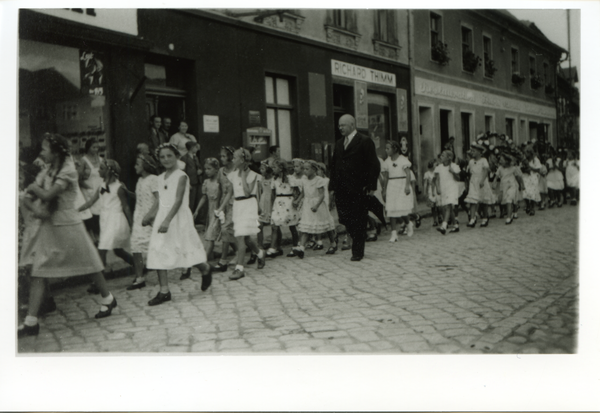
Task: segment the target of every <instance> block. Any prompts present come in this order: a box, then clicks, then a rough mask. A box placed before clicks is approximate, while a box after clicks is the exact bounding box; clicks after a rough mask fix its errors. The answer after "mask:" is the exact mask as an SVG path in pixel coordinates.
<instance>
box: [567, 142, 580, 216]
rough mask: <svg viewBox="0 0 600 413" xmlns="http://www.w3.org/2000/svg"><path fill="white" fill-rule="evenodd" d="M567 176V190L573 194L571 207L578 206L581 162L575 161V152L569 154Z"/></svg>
mask: <svg viewBox="0 0 600 413" xmlns="http://www.w3.org/2000/svg"><path fill="white" fill-rule="evenodd" d="M565 176H566V181H567V188H568V189H569V191H570V192H571V205H577V200H578V199H579V160H578V159H575V154H574V153H573V151H569V152H568V154H567V168H566V170H565Z"/></svg>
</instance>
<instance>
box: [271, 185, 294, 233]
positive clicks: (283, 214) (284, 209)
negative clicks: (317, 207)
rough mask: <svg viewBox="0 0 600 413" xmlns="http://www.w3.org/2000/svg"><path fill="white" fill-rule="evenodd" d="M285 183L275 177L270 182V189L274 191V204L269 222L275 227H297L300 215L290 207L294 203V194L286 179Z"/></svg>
mask: <svg viewBox="0 0 600 413" xmlns="http://www.w3.org/2000/svg"><path fill="white" fill-rule="evenodd" d="M287 178H288V179H287V182H283V181H282V180H281V178H280V177H277V178H275V179H273V180H272V182H271V189H274V190H275V202H274V204H273V211H272V212H271V222H272V223H273V225H277V226H281V225H284V226H292V225H298V222H299V221H300V214H299V212H298V210H297V209H296V208H294V206H293V205H292V204H293V202H294V192H293V189H292V185H291V183H290V181H289V176H288V177H287ZM294 183H295V182H294Z"/></svg>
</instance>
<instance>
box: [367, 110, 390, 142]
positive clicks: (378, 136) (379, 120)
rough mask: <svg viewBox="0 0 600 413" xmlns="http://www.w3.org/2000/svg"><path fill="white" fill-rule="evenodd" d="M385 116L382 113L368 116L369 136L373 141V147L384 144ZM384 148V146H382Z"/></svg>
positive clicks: (385, 132)
mask: <svg viewBox="0 0 600 413" xmlns="http://www.w3.org/2000/svg"><path fill="white" fill-rule="evenodd" d="M385 129H386V128H385V117H384V115H383V114H378V115H371V116H369V136H370V137H371V139H373V142H374V143H375V149H379V148H381V147H382V144H385V141H386V136H387V131H386V130H385ZM383 147H384V148H385V146H383Z"/></svg>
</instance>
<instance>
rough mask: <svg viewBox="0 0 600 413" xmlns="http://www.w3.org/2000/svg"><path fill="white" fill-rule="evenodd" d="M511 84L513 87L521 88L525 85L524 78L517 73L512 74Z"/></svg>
mask: <svg viewBox="0 0 600 413" xmlns="http://www.w3.org/2000/svg"><path fill="white" fill-rule="evenodd" d="M512 82H513V84H514V85H515V86H521V85H522V84H523V83H525V76H523V75H520V74H519V73H513V75H512Z"/></svg>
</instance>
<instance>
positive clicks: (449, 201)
mask: <svg viewBox="0 0 600 413" xmlns="http://www.w3.org/2000/svg"><path fill="white" fill-rule="evenodd" d="M453 158H454V153H453V152H452V151H450V150H444V151H443V152H442V154H441V156H440V160H441V163H440V164H439V165H438V166H436V167H435V169H434V171H433V173H434V175H435V178H434V183H435V187H436V191H437V194H438V195H439V197H440V206H441V208H442V210H443V212H444V218H443V219H444V220H443V222H442V225H441V226H440V227H439V228H437V230H438V231H439V232H440V233H441V234H442V235H446V232H447V231H448V225H452V224H454V227H453V228H451V229H450V230H449V231H448V232H458V231H460V229H459V226H458V221H457V219H456V217H455V215H454V207H455V206H457V205H458V181H459V180H460V167H459V166H458V165H457V164H455V163H454V162H452V159H453Z"/></svg>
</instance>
